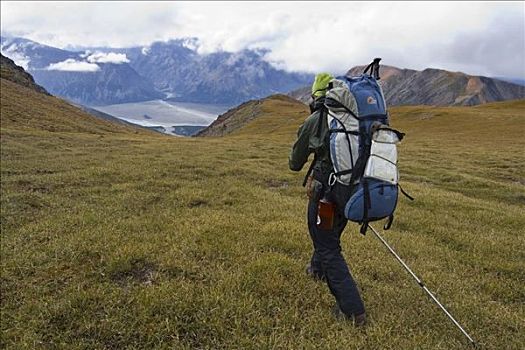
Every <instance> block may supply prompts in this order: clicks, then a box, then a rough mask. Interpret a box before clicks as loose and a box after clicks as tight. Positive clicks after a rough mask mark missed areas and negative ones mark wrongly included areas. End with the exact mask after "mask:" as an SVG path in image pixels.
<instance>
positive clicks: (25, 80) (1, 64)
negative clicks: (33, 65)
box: [0, 54, 49, 95]
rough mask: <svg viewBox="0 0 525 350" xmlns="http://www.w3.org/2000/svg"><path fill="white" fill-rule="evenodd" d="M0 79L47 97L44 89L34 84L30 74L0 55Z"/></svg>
mask: <svg viewBox="0 0 525 350" xmlns="http://www.w3.org/2000/svg"><path fill="white" fill-rule="evenodd" d="M0 77H2V79H5V80H9V81H11V82H13V83H16V84H18V85H21V86H25V87H27V88H29V89H32V90H35V91H37V92H40V93H43V94H47V95H49V93H48V92H47V91H46V89H44V88H43V87H42V86H40V85H38V84H36V83H35V79H33V77H32V76H31V74H29V73H27V72H26V71H25V70H24V68H22V67H19V66H17V65H16V64H15V62H13V60H11V59H9V58H7V57H5V56H4V55H2V54H0Z"/></svg>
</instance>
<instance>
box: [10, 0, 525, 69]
mask: <svg viewBox="0 0 525 350" xmlns="http://www.w3.org/2000/svg"><path fill="white" fill-rule="evenodd" d="M1 30H2V35H6V34H9V35H16V36H23V37H26V38H29V39H32V40H35V41H38V42H41V43H45V44H48V45H52V46H57V47H61V48H65V47H72V46H75V47H78V46H113V47H127V46H135V45H141V46H146V45H148V44H150V43H151V42H153V41H157V40H168V39H175V38H183V37H197V38H199V41H200V47H199V51H200V52H201V53H206V52H213V51H216V50H227V51H237V50H241V49H243V48H257V47H259V48H268V49H270V50H271V53H270V54H269V55H268V56H267V58H268V60H269V61H271V62H272V63H273V64H275V65H277V66H279V67H281V68H285V69H287V70H301V71H309V72H318V71H329V72H334V73H338V72H343V71H346V70H347V68H349V67H351V66H354V65H357V64H365V63H368V61H370V60H371V59H372V58H373V57H382V58H383V63H384V64H389V65H395V66H399V67H402V68H415V69H423V68H426V67H434V68H443V69H448V70H452V71H464V72H467V73H471V74H479V75H488V76H506V77H515V78H525V2H523V1H520V2H507V3H506V2H478V3H475V2H463V3H462V2H460V3H457V2H455V3H452V2H430V3H429V2H420V3H416V2H403V3H399V2H396V3H390V2H333V3H331V2H326V1H325V2H254V3H248V2H203V3H197V2H176V3H174V2H40V1H39V2H34V3H31V2H9V1H2V2H1Z"/></svg>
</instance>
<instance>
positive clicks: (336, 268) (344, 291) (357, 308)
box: [289, 73, 366, 326]
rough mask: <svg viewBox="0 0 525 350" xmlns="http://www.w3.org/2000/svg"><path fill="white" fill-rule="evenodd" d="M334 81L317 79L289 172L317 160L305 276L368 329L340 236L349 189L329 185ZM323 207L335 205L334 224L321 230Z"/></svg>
mask: <svg viewBox="0 0 525 350" xmlns="http://www.w3.org/2000/svg"><path fill="white" fill-rule="evenodd" d="M332 79H333V77H332V76H331V75H330V74H328V73H320V74H317V75H316V77H315V80H314V83H313V85H312V98H313V102H312V103H311V104H310V111H311V115H310V116H309V117H308V118H306V120H305V121H304V123H303V125H301V126H300V127H299V130H298V132H297V140H296V141H295V143H294V144H293V147H292V150H291V153H290V157H289V167H290V169H291V170H292V171H300V170H301V169H302V168H303V166H304V165H305V164H306V162H307V161H308V157H309V156H310V154H312V153H313V154H314V159H313V161H312V164H311V166H310V169H309V170H308V173H307V175H306V176H307V177H306V178H305V182H304V183H303V185H305V186H306V191H307V195H308V197H309V201H308V210H307V223H308V231H309V233H310V237H311V239H312V243H313V247H314V251H313V254H312V258H311V261H310V263H309V264H308V266H307V268H306V272H307V274H308V275H309V276H311V277H312V278H314V279H317V280H321V281H326V283H327V285H328V288H329V290H330V292H331V293H332V295H333V296H334V297H335V300H336V304H335V306H334V308H333V310H332V312H333V314H334V316H335V317H336V318H338V319H346V320H353V322H354V324H355V325H356V326H362V325H364V324H365V323H366V312H365V307H364V305H363V301H362V299H361V296H360V295H359V291H358V289H357V286H356V283H355V282H354V279H353V278H352V275H351V274H350V270H349V269H348V265H347V264H346V261H345V259H344V257H343V256H342V254H341V242H340V240H341V234H342V233H343V230H344V228H345V227H346V224H347V219H346V217H345V216H344V213H343V210H344V205H345V203H344V202H343V198H348V191H350V188H349V186H344V185H341V184H339V183H338V182H336V183H335V184H334V185H333V186H329V185H328V179H329V176H330V174H331V173H332V172H333V166H332V162H331V159H330V147H329V137H330V132H329V130H328V122H327V119H326V118H327V117H326V115H327V113H328V110H327V108H326V107H325V106H324V100H325V95H326V91H327V89H328V87H329V84H330V81H331V80H332ZM323 205H328V207H329V208H333V205H335V208H334V209H333V210H334V213H333V218H331V220H330V221H331V222H329V225H328V226H327V225H326V224H325V223H323V224H321V217H320V213H319V208H320V206H323Z"/></svg>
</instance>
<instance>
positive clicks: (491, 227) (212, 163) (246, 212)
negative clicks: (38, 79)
mask: <svg viewBox="0 0 525 350" xmlns="http://www.w3.org/2000/svg"><path fill="white" fill-rule="evenodd" d="M1 106H2V125H1V224H2V233H1V271H2V275H1V285H0V286H1V313H2V315H1V316H2V318H1V332H2V333H1V346H2V347H3V348H8V349H39V348H42V349H55V348H56V349H145V348H161V349H162V348H165V349H168V348H169V349H173V348H176V349H179V348H180V349H270V348H271V349H273V348H276V349H288V348H290V349H455V348H458V349H460V348H464V347H465V345H466V342H465V339H464V338H463V336H462V335H461V334H460V333H459V331H458V330H457V329H455V328H454V326H453V325H452V324H451V323H450V322H449V320H448V319H446V317H445V316H444V315H443V314H442V313H441V311H440V310H439V309H438V308H437V307H436V306H435V305H434V304H433V303H431V301H430V300H429V299H428V298H427V297H426V295H425V294H424V293H423V291H422V290H421V289H420V288H419V287H418V286H417V284H415V283H414V282H413V281H412V280H411V279H410V277H409V276H408V275H407V273H406V272H405V271H404V270H403V269H402V267H401V266H400V265H399V264H398V263H397V262H396V261H395V260H394V259H393V258H392V257H390V256H389V255H388V252H387V251H386V250H385V248H384V247H383V246H382V245H381V244H380V242H378V241H377V240H376V239H375V238H374V237H373V236H372V235H371V234H369V235H367V236H366V237H363V236H361V235H359V233H358V227H357V225H353V224H349V226H348V228H347V229H346V232H345V234H344V235H343V249H344V255H345V257H346V258H347V260H348V262H349V265H350V267H351V269H352V272H353V274H354V277H355V278H356V280H357V282H358V284H359V287H360V289H361V291H362V295H363V297H364V301H365V304H366V307H367V310H368V313H369V316H370V321H371V322H370V325H369V326H368V327H367V328H366V329H365V330H358V329H354V328H353V327H352V326H351V325H349V324H346V323H341V322H337V321H335V320H334V319H332V317H331V315H330V308H331V306H332V304H333V299H332V297H331V296H330V294H329V292H328V289H327V287H326V286H325V285H323V284H322V283H316V282H314V281H312V280H310V279H308V278H307V277H306V276H305V274H304V266H305V264H306V262H307V261H308V259H309V256H310V253H311V249H312V248H311V242H310V240H309V237H308V234H307V231H306V223H305V212H306V198H305V195H304V191H303V189H302V187H301V186H300V183H301V182H302V176H303V174H304V173H300V174H297V173H292V172H290V171H289V170H288V169H287V156H288V152H289V148H290V145H291V143H292V142H293V139H294V136H295V132H296V129H297V127H298V125H299V124H300V123H301V121H302V120H303V119H304V117H305V111H306V109H305V108H304V107H301V106H297V105H295V104H286V103H285V102H283V100H279V99H276V100H271V99H270V100H268V101H266V102H265V103H264V104H263V106H262V111H263V115H262V116H261V117H260V118H258V119H256V120H255V121H254V122H252V123H251V124H250V125H249V126H248V127H247V128H245V129H243V130H240V131H239V132H237V133H236V134H235V135H232V136H229V137H224V138H198V139H194V138H193V139H187V138H184V139H183V138H173V137H168V136H163V135H160V134H154V133H149V132H145V131H136V130H135V129H133V128H128V127H124V126H112V125H111V124H109V123H107V122H104V121H98V120H93V119H92V118H90V117H89V116H87V115H84V114H82V113H81V112H78V110H76V109H74V108H72V107H68V105H67V104H65V103H63V102H61V101H60V100H57V99H54V98H51V97H46V96H43V95H39V94H37V93H34V92H31V91H29V90H26V89H23V88H20V87H17V86H15V85H13V84H10V83H8V82H5V81H2V105H1ZM524 108H525V103H524V102H523V101H518V102H507V103H498V104H492V105H487V106H481V107H475V108H439V109H438V108H431V107H403V108H396V109H393V110H392V115H393V117H392V119H393V124H394V125H395V126H396V127H398V128H400V129H402V130H403V131H405V132H407V137H406V141H404V143H403V144H402V145H401V147H400V155H401V159H400V168H401V174H402V183H403V185H404V187H405V189H406V190H408V191H409V192H410V193H411V194H413V195H414V196H415V197H416V201H415V202H408V201H406V200H404V199H401V200H400V205H399V208H398V212H397V217H396V221H395V222H394V225H393V228H392V230H391V231H388V232H387V233H385V237H386V238H387V240H389V242H390V243H391V244H392V245H393V246H394V248H395V249H396V250H397V252H398V253H399V254H400V255H401V256H402V257H403V258H405V260H406V261H407V263H408V264H409V265H410V266H412V267H413V269H414V271H415V272H416V273H417V274H418V275H419V276H421V277H422V278H423V280H424V281H425V282H426V283H427V285H428V286H429V288H430V289H431V290H433V291H435V293H436V295H437V296H438V298H439V299H440V300H441V301H443V302H444V304H445V305H446V306H447V307H448V308H449V310H450V311H451V312H452V313H453V314H454V315H455V316H456V317H457V319H458V320H459V321H460V322H461V323H462V324H463V325H464V326H465V327H466V329H467V330H468V331H469V332H470V333H471V335H472V336H473V337H474V338H475V339H476V340H478V341H479V342H480V343H481V344H482V345H483V346H484V347H485V348H487V349H521V348H523V344H524V343H525V336H524V332H523V329H525V306H524V305H525V290H524V288H523V286H524V283H525V237H524V235H523V227H524V226H525V216H524V212H523V207H524V204H525V189H524V184H525V176H524V174H525V171H524V164H525V154H524V152H523V149H525V139H524V138H523V130H524V129H525V115H524V112H523V111H524ZM253 132H256V134H255V136H250V133H251V134H253ZM376 226H377V227H379V225H376Z"/></svg>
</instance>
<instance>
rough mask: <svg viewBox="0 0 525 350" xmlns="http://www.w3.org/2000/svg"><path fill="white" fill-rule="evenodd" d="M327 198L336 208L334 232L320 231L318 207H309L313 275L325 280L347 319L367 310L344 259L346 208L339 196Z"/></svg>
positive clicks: (312, 203)
mask: <svg viewBox="0 0 525 350" xmlns="http://www.w3.org/2000/svg"><path fill="white" fill-rule="evenodd" d="M336 186H337V185H336ZM336 190H337V188H336ZM333 193H337V191H333ZM326 197H327V198H328V199H329V200H330V201H332V202H334V203H336V205H337V207H336V213H335V217H334V226H333V229H332V230H321V229H319V228H318V227H317V211H318V203H317V202H314V201H312V200H311V201H310V202H309V203H308V230H309V231H310V237H311V238H312V242H313V245H314V253H313V255H312V261H311V263H312V271H313V273H314V274H316V275H317V276H318V277H320V278H324V279H326V282H327V284H328V288H329V289H330V292H332V294H333V296H334V297H335V300H336V301H337V304H338V305H339V308H340V309H341V311H343V313H345V314H346V315H348V316H351V315H359V314H362V313H363V312H364V311H365V307H364V305H363V301H362V300H361V296H360V295H359V291H358V290H357V286H356V284H355V282H354V279H353V278H352V275H351V274H350V271H349V270H348V266H347V264H346V261H345V259H344V258H343V256H342V255H341V242H340V239H341V234H342V233H343V230H344V228H345V226H346V223H347V219H346V218H345V216H344V214H343V205H344V204H343V203H338V202H340V201H339V198H337V196H336V195H330V194H327V196H326Z"/></svg>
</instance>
